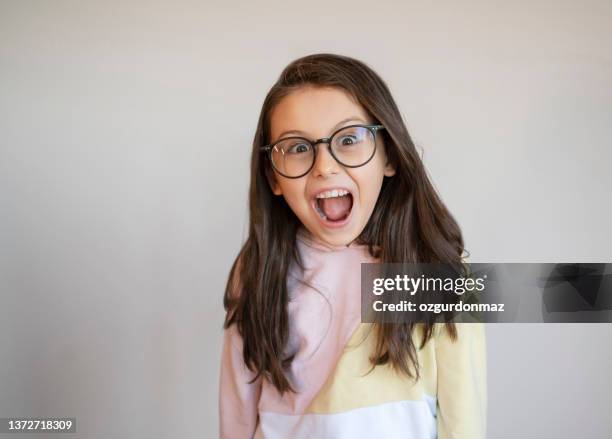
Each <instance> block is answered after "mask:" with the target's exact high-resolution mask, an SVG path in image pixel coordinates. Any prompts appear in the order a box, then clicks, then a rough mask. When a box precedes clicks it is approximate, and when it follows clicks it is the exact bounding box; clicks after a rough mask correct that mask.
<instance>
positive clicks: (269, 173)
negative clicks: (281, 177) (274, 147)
mask: <svg viewBox="0 0 612 439" xmlns="http://www.w3.org/2000/svg"><path fill="white" fill-rule="evenodd" d="M266 177H267V179H268V184H269V185H270V189H272V193H273V194H274V195H282V194H283V191H282V189H281V187H280V185H279V184H278V180H277V179H276V175H275V174H274V171H273V170H272V169H270V167H267V168H266Z"/></svg>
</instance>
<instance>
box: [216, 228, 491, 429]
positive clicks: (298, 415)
mask: <svg viewBox="0 0 612 439" xmlns="http://www.w3.org/2000/svg"><path fill="white" fill-rule="evenodd" d="M297 245H298V251H299V252H300V255H301V257H302V261H303V263H304V266H305V271H304V272H300V273H299V275H298V270H297V268H296V269H291V270H290V273H289V276H288V282H287V283H288V290H289V305H288V312H289V319H290V330H289V334H290V335H289V343H288V346H287V349H288V351H287V352H296V355H295V358H294V360H293V362H292V364H291V367H290V370H288V377H289V379H290V381H291V383H292V385H293V387H294V389H296V393H290V392H288V393H285V394H283V395H282V396H281V395H280V394H279V392H278V391H277V390H276V389H275V387H274V386H273V385H272V384H271V383H269V382H268V381H267V380H266V379H264V378H262V377H260V378H258V379H257V380H256V381H254V382H253V383H250V381H251V380H252V379H253V378H254V377H255V375H256V374H255V373H254V372H252V371H250V370H249V369H248V368H247V367H246V365H245V364H244V360H243V356H242V339H241V337H240V335H239V333H238V331H237V329H236V327H235V325H232V326H230V327H229V328H227V329H225V330H224V335H223V350H222V358H221V375H220V386H219V414H220V437H221V438H222V439H246V438H262V439H263V438H265V439H285V438H287V439H310V438H313V439H349V438H350V439H360V438H385V439H395V438H397V439H399V438H402V439H426V438H427V439H433V438H439V439H482V438H484V437H485V435H486V403H487V401H486V347H485V332H484V325H482V324H478V323H462V324H456V328H457V334H458V339H457V340H454V341H453V340H451V339H450V337H449V336H448V333H447V331H446V328H445V326H444V325H443V324H436V325H435V329H434V335H433V337H432V338H431V339H430V340H429V341H428V342H427V343H426V344H425V346H424V347H423V348H422V349H418V347H419V346H420V340H421V327H420V325H417V330H416V331H414V333H413V341H414V342H415V346H417V355H418V360H419V364H420V378H419V380H418V381H416V382H415V380H413V379H411V378H409V377H408V376H407V375H405V374H402V373H400V372H397V371H396V370H395V369H393V368H392V366H391V365H389V364H386V365H382V366H376V367H375V368H373V369H372V365H371V363H370V361H369V358H370V356H371V355H372V353H373V352H374V346H375V333H374V331H373V325H372V324H369V323H361V308H360V307H361V274H360V273H361V272H360V264H361V263H364V262H377V261H376V260H375V259H374V258H372V256H370V254H369V253H368V249H367V246H362V245H357V244H351V245H350V246H348V247H331V246H328V245H326V244H324V243H322V242H320V241H317V240H316V239H314V238H313V237H312V235H310V234H309V233H308V232H306V231H305V229H303V228H302V229H300V232H298V235H297ZM300 280H303V281H304V282H300Z"/></svg>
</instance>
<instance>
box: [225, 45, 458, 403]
mask: <svg viewBox="0 0 612 439" xmlns="http://www.w3.org/2000/svg"><path fill="white" fill-rule="evenodd" d="M306 85H310V86H321V87H339V88H341V89H343V90H345V91H347V92H348V93H349V94H350V95H352V96H353V97H354V98H355V99H356V100H357V102H359V104H360V105H361V106H362V107H363V108H364V109H365V110H366V111H367V112H368V113H369V114H370V115H371V116H372V118H373V119H374V123H380V124H382V125H384V127H385V128H386V130H383V131H382V135H383V136H385V137H384V140H385V142H384V143H385V148H386V153H387V157H388V159H389V161H390V162H391V163H392V164H393V165H394V167H395V170H396V173H395V175H394V176H392V177H385V178H384V181H383V185H382V188H381V191H380V195H379V198H378V200H377V202H376V206H375V208H374V211H373V213H372V216H371V218H370V219H369V221H368V223H367V225H366V227H365V228H364V230H363V232H362V233H361V235H360V237H359V239H358V241H359V242H360V243H363V244H366V245H368V247H369V251H370V253H371V254H372V256H375V257H377V258H379V260H380V261H381V262H448V263H458V262H460V261H461V257H462V254H463V250H464V248H463V239H462V236H461V231H460V229H459V226H458V225H457V222H456V221H455V220H454V218H453V217H452V215H451V214H450V212H449V211H448V210H447V208H446V207H445V206H444V204H443V203H442V201H441V200H440V198H439V196H438V195H437V194H436V191H435V189H434V187H433V186H432V184H431V182H430V180H429V178H428V176H427V173H426V171H425V168H424V166H423V163H422V161H421V158H420V157H419V155H418V153H417V151H416V148H415V146H414V143H413V142H412V139H411V138H410V135H409V134H408V130H407V129H406V126H405V124H404V122H403V121H402V117H401V114H400V112H399V109H398V107H397V105H396V103H395V101H394V100H393V97H392V96H391V93H390V92H389V89H388V87H387V85H386V84H385V83H384V81H383V80H382V79H381V78H380V77H379V76H378V75H377V74H376V73H375V72H374V71H373V70H372V69H371V68H369V67H368V66H367V65H365V64H364V63H362V62H360V61H358V60H355V59H352V58H349V57H346V56H339V55H332V54H317V55H310V56H306V57H303V58H300V59H297V60H295V61H293V62H292V63H290V64H289V65H288V66H287V67H286V68H285V69H284V70H283V72H282V73H281V75H280V77H279V78H278V80H277V81H276V83H275V84H274V85H273V86H272V88H271V89H270V91H269V92H268V94H267V96H266V98H265V100H264V103H263V106H262V109H261V113H260V116H259V122H258V124H257V130H256V132H255V139H254V141H253V151H252V158H251V182H250V191H249V215H250V221H249V236H248V238H247V240H246V242H245V244H244V246H243V247H242V249H241V251H240V253H239V255H238V257H237V258H236V261H235V262H234V264H233V266H232V269H231V271H230V275H229V279H228V283H227V287H226V290H225V296H224V306H225V309H226V311H227V314H226V318H225V324H224V327H225V328H227V327H229V326H230V325H232V324H236V326H237V329H238V331H239V333H240V335H241V336H242V338H243V341H244V344H243V346H244V349H243V357H244V362H245V364H246V365H247V367H248V368H249V369H250V370H252V371H254V372H256V374H257V375H256V377H260V376H263V377H265V378H266V379H268V380H269V382H270V383H272V384H273V385H274V386H275V387H276V388H277V389H278V391H279V392H281V393H283V392H285V391H293V389H292V386H291V383H290V382H289V380H288V378H287V376H286V370H287V367H288V366H289V365H290V363H291V361H292V359H293V358H292V357H285V356H284V355H285V347H286V344H287V340H288V335H289V321H288V312H287V302H288V291H287V283H286V281H287V273H288V270H289V267H290V265H291V263H292V262H295V263H297V264H298V265H299V266H300V267H302V263H301V261H300V257H299V253H298V251H297V246H296V232H297V229H298V227H299V225H300V221H299V219H298V218H297V217H296V216H295V214H294V213H293V211H292V210H291V209H290V208H289V206H288V205H287V203H286V202H285V200H284V198H283V197H280V196H275V195H274V194H273V193H272V191H271V189H270V186H269V183H268V179H267V176H268V175H269V174H268V173H270V172H272V171H271V168H270V163H269V161H268V160H267V157H266V156H265V155H264V154H262V153H261V151H260V149H259V148H260V147H261V146H263V145H266V144H267V143H269V141H270V114H271V111H272V109H273V108H274V106H275V105H276V104H277V103H278V102H279V101H280V100H281V99H282V98H283V97H285V96H287V95H288V94H290V93H291V92H293V91H295V90H296V89H298V88H300V87H303V86H306ZM446 326H447V328H448V330H449V333H450V336H451V337H452V338H456V329H455V327H454V324H452V323H447V325H446ZM375 328H376V348H375V352H373V354H372V357H371V362H372V366H373V367H374V366H376V365H380V364H386V363H390V364H391V365H392V366H393V367H395V368H396V369H398V370H399V371H401V372H403V373H405V374H407V375H408V376H411V377H414V378H415V379H418V377H419V372H418V359H417V353H416V347H415V345H414V342H413V340H412V333H413V330H414V329H415V323H405V324H391V323H377V324H375ZM433 328H434V324H433V323H424V331H423V337H422V341H421V347H422V346H423V345H424V344H425V343H426V342H427V340H428V339H429V338H431V336H432V334H433ZM411 366H415V374H414V375H413V374H412V372H411Z"/></svg>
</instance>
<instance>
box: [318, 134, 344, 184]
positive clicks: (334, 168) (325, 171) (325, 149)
mask: <svg viewBox="0 0 612 439" xmlns="http://www.w3.org/2000/svg"><path fill="white" fill-rule="evenodd" d="M339 171H340V164H339V163H338V162H337V161H336V159H334V157H333V156H332V155H331V152H330V151H329V143H319V144H318V149H317V157H316V160H315V163H314V165H313V167H312V174H313V176H314V177H322V178H327V177H330V176H332V175H336V174H338V172H339Z"/></svg>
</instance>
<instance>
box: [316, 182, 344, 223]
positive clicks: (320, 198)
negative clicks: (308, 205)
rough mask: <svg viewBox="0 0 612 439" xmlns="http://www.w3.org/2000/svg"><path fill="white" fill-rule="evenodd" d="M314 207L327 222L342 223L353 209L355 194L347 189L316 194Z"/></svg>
mask: <svg viewBox="0 0 612 439" xmlns="http://www.w3.org/2000/svg"><path fill="white" fill-rule="evenodd" d="M314 208H315V210H316V211H317V213H318V214H319V216H320V217H321V219H322V220H323V221H325V222H330V223H335V224H340V223H342V222H344V221H345V220H346V219H347V218H348V217H349V215H350V214H351V210H352V209H353V195H352V194H351V193H350V192H349V191H347V190H346V189H333V190H328V191H324V192H321V193H319V194H317V195H316V196H315V200H314Z"/></svg>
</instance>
